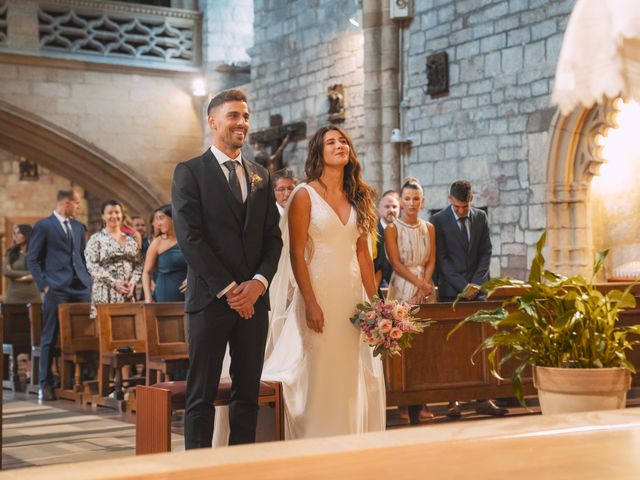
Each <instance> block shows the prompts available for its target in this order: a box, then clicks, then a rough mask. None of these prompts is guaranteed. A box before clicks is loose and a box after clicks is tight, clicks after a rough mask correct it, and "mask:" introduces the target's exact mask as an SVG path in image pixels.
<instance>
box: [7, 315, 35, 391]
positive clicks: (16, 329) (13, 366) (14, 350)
mask: <svg viewBox="0 0 640 480" xmlns="http://www.w3.org/2000/svg"><path fill="white" fill-rule="evenodd" d="M0 313H1V314H2V318H3V327H2V331H3V338H4V340H3V343H2V354H3V356H4V357H7V362H6V363H5V365H6V369H7V371H6V372H3V380H2V387H3V388H8V389H9V390H12V391H14V392H15V390H16V382H17V362H16V359H17V357H18V355H19V354H21V353H26V354H29V353H30V352H31V334H30V328H29V308H28V306H27V304H24V303H2V304H0Z"/></svg>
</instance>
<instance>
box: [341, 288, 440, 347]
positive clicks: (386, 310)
mask: <svg viewBox="0 0 640 480" xmlns="http://www.w3.org/2000/svg"><path fill="white" fill-rule="evenodd" d="M356 308H357V312H356V313H355V314H354V315H353V316H352V317H351V323H353V324H354V325H355V326H356V327H357V328H359V329H360V331H361V332H362V340H363V341H364V342H366V343H368V344H369V346H371V347H374V349H373V355H374V356H377V355H380V356H381V357H382V358H385V357H387V356H390V355H400V351H401V350H403V349H405V348H411V339H412V338H413V335H414V334H416V333H421V332H422V331H423V330H424V328H425V327H427V326H429V325H430V324H431V323H432V322H430V321H428V320H420V319H418V318H416V317H415V316H414V315H415V314H416V313H417V312H418V310H419V309H420V307H418V306H414V305H410V304H408V303H405V302H400V301H398V300H382V299H380V298H378V297H377V296H376V297H373V300H371V302H365V303H360V304H358V305H357V306H356Z"/></svg>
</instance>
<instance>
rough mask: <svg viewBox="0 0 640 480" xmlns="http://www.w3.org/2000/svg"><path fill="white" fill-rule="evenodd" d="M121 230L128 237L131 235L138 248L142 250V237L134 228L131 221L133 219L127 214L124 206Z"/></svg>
mask: <svg viewBox="0 0 640 480" xmlns="http://www.w3.org/2000/svg"><path fill="white" fill-rule="evenodd" d="M120 230H122V231H123V232H124V233H126V234H127V235H131V236H132V237H133V238H134V240H135V241H136V243H137V244H138V248H139V249H140V250H142V236H141V235H140V234H139V233H138V231H137V230H136V229H135V228H133V220H131V217H130V216H129V215H128V214H127V209H126V207H125V206H124V205H122V225H121V226H120Z"/></svg>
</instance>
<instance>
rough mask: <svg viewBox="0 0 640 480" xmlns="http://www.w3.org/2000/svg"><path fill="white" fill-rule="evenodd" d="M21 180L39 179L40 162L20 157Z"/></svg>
mask: <svg viewBox="0 0 640 480" xmlns="http://www.w3.org/2000/svg"><path fill="white" fill-rule="evenodd" d="M20 180H38V164H37V163H36V162H34V161H33V160H29V159H28V158H27V157H20Z"/></svg>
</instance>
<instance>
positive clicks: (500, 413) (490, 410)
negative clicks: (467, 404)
mask: <svg viewBox="0 0 640 480" xmlns="http://www.w3.org/2000/svg"><path fill="white" fill-rule="evenodd" d="M476 413H478V414H479V415H491V416H492V417H504V416H505V415H506V414H507V413H509V410H507V409H506V408H502V407H499V406H498V405H496V403H495V402H494V401H493V400H484V401H479V402H478V403H477V404H476Z"/></svg>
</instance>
